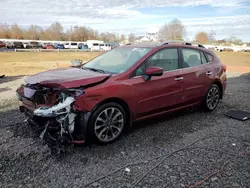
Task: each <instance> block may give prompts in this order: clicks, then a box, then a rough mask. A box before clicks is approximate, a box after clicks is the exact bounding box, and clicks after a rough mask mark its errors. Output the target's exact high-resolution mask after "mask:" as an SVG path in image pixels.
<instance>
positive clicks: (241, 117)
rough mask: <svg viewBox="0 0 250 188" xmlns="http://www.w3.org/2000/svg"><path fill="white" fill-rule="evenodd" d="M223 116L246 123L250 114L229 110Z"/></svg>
mask: <svg viewBox="0 0 250 188" xmlns="http://www.w3.org/2000/svg"><path fill="white" fill-rule="evenodd" d="M225 115H226V116H228V117H230V118H233V119H237V120H240V121H246V120H249V119H250V112H247V111H244V110H230V111H228V112H227V113H226V114H225Z"/></svg>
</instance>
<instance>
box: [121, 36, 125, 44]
mask: <svg viewBox="0 0 250 188" xmlns="http://www.w3.org/2000/svg"><path fill="white" fill-rule="evenodd" d="M120 41H121V42H123V41H125V35H124V34H121V37H120Z"/></svg>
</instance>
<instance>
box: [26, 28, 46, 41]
mask: <svg viewBox="0 0 250 188" xmlns="http://www.w3.org/2000/svg"><path fill="white" fill-rule="evenodd" d="M42 35H43V29H42V28H41V27H39V26H37V25H31V26H30V27H29V28H28V30H27V31H26V32H25V31H24V38H26V39H31V40H40V39H41V36H42Z"/></svg>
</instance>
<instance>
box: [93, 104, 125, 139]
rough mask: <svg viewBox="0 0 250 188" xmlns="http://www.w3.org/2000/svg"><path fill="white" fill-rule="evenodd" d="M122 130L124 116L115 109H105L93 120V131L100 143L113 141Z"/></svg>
mask: <svg viewBox="0 0 250 188" xmlns="http://www.w3.org/2000/svg"><path fill="white" fill-rule="evenodd" d="M123 128H124V115H123V113H122V112H121V111H120V110H119V109H118V108H116V107H110V108H106V109H104V110H103V111H101V112H100V113H99V115H98V116H97V118H96V120H95V125H94V131H95V135H96V137H97V138H98V139H99V140H100V141H101V142H106V143H107V142H111V141H113V140H115V139H116V138H117V137H118V136H119V135H120V134H121V132H122V130H123Z"/></svg>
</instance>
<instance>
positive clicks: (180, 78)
mask: <svg viewBox="0 0 250 188" xmlns="http://www.w3.org/2000/svg"><path fill="white" fill-rule="evenodd" d="M174 80H175V81H180V80H184V78H183V77H176V78H175V79H174Z"/></svg>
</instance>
